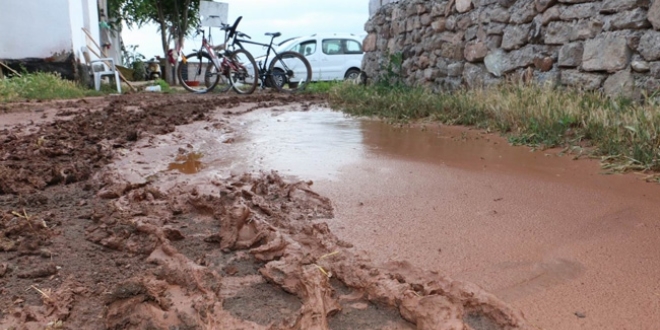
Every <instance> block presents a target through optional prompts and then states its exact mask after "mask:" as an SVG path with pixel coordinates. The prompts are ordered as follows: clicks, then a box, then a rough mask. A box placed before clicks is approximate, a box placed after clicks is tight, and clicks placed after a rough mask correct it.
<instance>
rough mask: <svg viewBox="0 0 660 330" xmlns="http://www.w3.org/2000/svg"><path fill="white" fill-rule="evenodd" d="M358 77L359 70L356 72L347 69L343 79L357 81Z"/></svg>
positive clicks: (355, 70)
mask: <svg viewBox="0 0 660 330" xmlns="http://www.w3.org/2000/svg"><path fill="white" fill-rule="evenodd" d="M359 76H360V70H358V69H349V70H348V71H346V74H345V75H344V79H346V80H357V79H358V77H359Z"/></svg>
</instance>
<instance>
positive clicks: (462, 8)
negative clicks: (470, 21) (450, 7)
mask: <svg viewBox="0 0 660 330" xmlns="http://www.w3.org/2000/svg"><path fill="white" fill-rule="evenodd" d="M470 9H472V0H456V11H458V12H459V13H464V12H467V11H468V10H470Z"/></svg>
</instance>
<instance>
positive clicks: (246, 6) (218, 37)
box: [122, 0, 369, 59]
mask: <svg viewBox="0 0 660 330" xmlns="http://www.w3.org/2000/svg"><path fill="white" fill-rule="evenodd" d="M216 2H218V1H216ZM220 2H225V3H228V4H229V14H228V20H229V22H230V23H233V22H234V20H236V18H237V17H238V16H243V20H242V21H241V23H240V24H239V26H238V30H239V31H241V32H244V33H246V34H248V35H249V36H251V37H252V40H254V41H258V42H263V43H266V42H268V41H269V40H270V39H269V37H266V36H264V33H265V32H281V33H282V36H281V37H279V38H278V39H276V41H277V40H280V41H283V40H284V39H286V38H290V37H297V36H304V35H311V34H314V33H354V34H360V35H363V34H365V32H364V23H366V21H367V19H368V18H369V2H368V1H367V0H334V1H324V0H224V1H220ZM207 30H208V29H207ZM157 31H158V29H157V27H156V25H148V26H143V27H142V28H140V29H138V28H136V27H133V28H132V29H129V28H125V29H124V31H122V37H123V39H124V44H125V45H126V46H129V45H139V48H138V52H140V53H142V54H143V55H144V56H146V57H147V59H149V58H152V57H153V56H154V55H161V56H162V47H161V42H160V34H159V33H158V32H157ZM222 38H223V35H222V34H221V31H220V30H219V29H217V28H215V29H213V41H214V43H215V44H218V43H220V42H221V41H222ZM199 45H201V36H200V37H198V38H196V39H194V40H192V41H191V40H188V41H186V44H185V45H184V50H183V51H184V53H188V52H190V51H192V50H193V49H198V48H199ZM249 50H250V52H252V53H253V55H254V56H255V57H256V56H258V55H261V54H263V53H264V52H265V51H264V50H262V48H261V47H258V48H255V47H253V48H249Z"/></svg>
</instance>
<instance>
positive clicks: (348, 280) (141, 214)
mask: <svg viewBox="0 0 660 330" xmlns="http://www.w3.org/2000/svg"><path fill="white" fill-rule="evenodd" d="M323 102H324V100H323V99H321V98H318V97H316V96H311V95H299V96H284V95H277V94H261V95H255V96H249V97H236V96H226V95H223V96H215V95H205V96H199V95H169V96H162V95H152V94H150V95H145V94H137V95H127V96H122V97H108V98H103V99H98V98H97V99H93V100H74V101H66V102H51V103H38V104H30V103H28V104H20V105H16V108H15V109H14V108H12V104H9V105H3V107H4V109H5V111H4V112H8V113H10V114H16V113H25V114H29V113H32V112H34V111H35V110H36V109H43V111H44V112H46V111H47V112H48V113H52V114H53V116H52V117H49V118H43V119H44V120H43V121H41V122H37V121H33V122H28V123H25V122H17V123H16V124H15V125H11V126H9V127H7V126H5V127H0V141H1V142H2V143H1V144H0V294H1V295H2V297H5V298H6V299H2V300H0V327H2V328H12V327H14V328H15V329H43V328H50V329H58V328H63V329H83V328H84V329H169V328H173V327H177V328H181V329H238V328H241V329H353V328H360V329H414V328H417V329H527V328H529V327H528V326H527V325H526V322H525V320H524V317H523V316H522V314H521V313H520V312H518V311H516V310H513V309H512V308H510V307H508V306H507V305H506V304H504V303H503V302H501V301H500V300H499V299H497V298H496V297H495V296H493V295H490V294H488V293H486V292H484V291H483V290H482V289H480V288H478V287H477V286H474V285H471V284H469V283H463V282H457V281H453V280H451V279H450V278H448V277H446V276H443V275H442V274H438V273H433V272H422V271H420V270H418V269H415V268H414V267H412V266H411V265H409V264H407V263H405V262H391V263H389V264H386V265H376V264H374V263H373V262H372V261H371V260H370V258H369V257H368V256H367V255H364V254H361V253H358V252H356V251H355V249H354V248H353V247H352V244H351V243H350V242H344V241H341V240H339V239H338V238H337V237H336V236H335V235H334V234H332V232H330V230H329V229H328V226H327V225H326V224H325V223H324V222H323V221H318V220H323V219H330V218H332V216H333V212H334V210H333V208H332V204H331V201H330V200H328V199H327V198H325V197H323V196H320V195H318V194H317V193H315V192H314V191H313V190H312V189H311V186H310V183H309V182H302V181H301V182H289V181H286V180H284V179H282V178H281V177H280V176H279V175H278V174H277V173H246V174H240V175H232V176H229V177H224V178H219V179H216V180H211V181H209V182H208V183H207V185H209V186H212V187H214V189H205V190H200V189H197V187H196V186H194V185H188V184H180V185H175V186H173V187H169V188H168V189H167V190H165V189H161V188H160V187H161V186H160V185H158V182H157V181H158V180H159V179H158V178H157V177H155V178H145V180H144V181H143V182H141V183H138V184H135V183H131V181H130V180H127V179H126V175H127V174H125V173H119V172H116V171H114V170H113V169H112V167H111V166H108V165H109V164H112V162H114V161H116V160H117V159H118V158H121V157H122V155H123V154H126V153H132V152H133V153H139V152H141V151H140V150H138V149H135V145H136V142H137V141H140V140H144V139H149V138H150V137H153V136H156V135H167V134H174V132H175V127H176V126H178V125H184V124H190V123H192V122H195V121H208V122H209V125H213V126H214V127H222V125H228V121H222V120H211V118H210V114H211V113H214V114H215V116H216V117H217V116H218V114H219V113H220V114H224V115H225V116H235V115H237V114H239V115H240V113H242V112H246V111H251V110H254V109H257V108H263V107H268V106H287V105H289V104H292V103H296V104H300V105H301V107H302V108H303V109H304V108H305V107H308V106H309V105H310V104H316V103H323ZM0 116H2V115H0ZM182 153H183V154H185V151H182ZM313 220H316V221H313Z"/></svg>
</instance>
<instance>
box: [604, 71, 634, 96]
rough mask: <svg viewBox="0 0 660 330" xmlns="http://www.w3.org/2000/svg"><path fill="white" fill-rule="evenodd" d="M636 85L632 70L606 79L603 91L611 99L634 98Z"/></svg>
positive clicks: (620, 72)
mask: <svg viewBox="0 0 660 330" xmlns="http://www.w3.org/2000/svg"><path fill="white" fill-rule="evenodd" d="M634 84H635V82H634V80H633V76H632V74H631V73H630V70H621V71H619V72H617V73H615V74H613V75H611V76H609V77H608V78H607V79H605V82H604V83H603V91H604V92H605V95H607V96H609V97H611V98H617V97H628V98H630V97H632V96H633V89H634Z"/></svg>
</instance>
